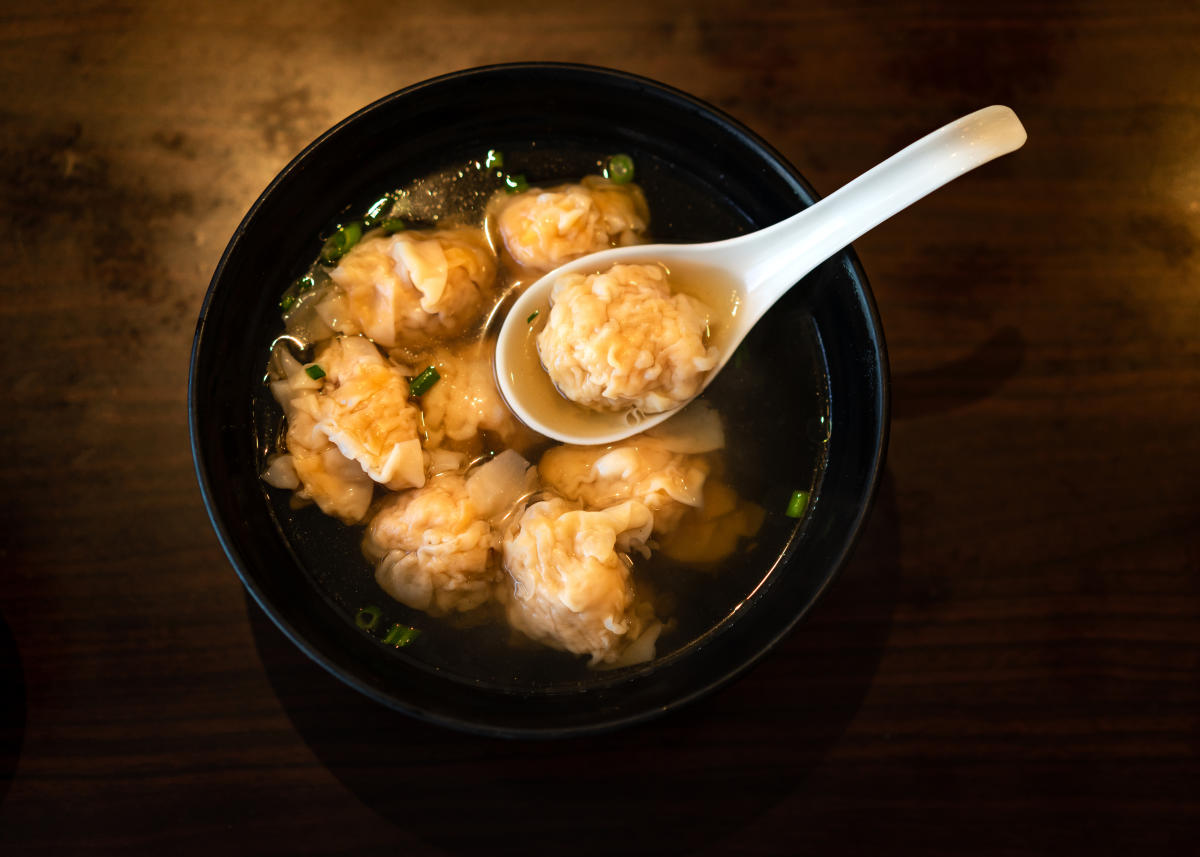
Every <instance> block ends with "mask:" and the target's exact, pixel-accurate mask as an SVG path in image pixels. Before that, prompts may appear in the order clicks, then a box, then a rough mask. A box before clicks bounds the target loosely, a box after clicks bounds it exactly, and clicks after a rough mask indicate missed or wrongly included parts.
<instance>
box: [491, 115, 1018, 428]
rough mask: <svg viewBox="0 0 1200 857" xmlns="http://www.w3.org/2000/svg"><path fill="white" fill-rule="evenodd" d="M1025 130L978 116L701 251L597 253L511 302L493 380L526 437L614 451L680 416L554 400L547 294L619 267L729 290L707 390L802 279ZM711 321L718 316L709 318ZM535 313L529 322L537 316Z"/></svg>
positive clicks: (1013, 144)
mask: <svg viewBox="0 0 1200 857" xmlns="http://www.w3.org/2000/svg"><path fill="white" fill-rule="evenodd" d="M1025 139H1026V135H1025V128H1024V127H1023V126H1022V125H1021V122H1020V120H1019V119H1017V116H1016V114H1015V113H1013V111H1012V110H1010V109H1009V108H1007V107H1002V106H999V105H994V106H992V107H985V108H984V109H982V110H978V111H976V112H974V113H971V114H969V115H967V116H964V117H963V118H961V119H959V120H957V121H955V122H951V123H950V124H949V125H946V126H945V127H943V128H940V129H938V130H937V131H934V132H933V133H932V134H929V135H928V136H926V137H923V138H921V139H920V140H918V141H917V142H915V143H913V144H912V145H911V146H909V147H907V148H906V149H903V150H901V151H900V152H898V153H896V154H895V155H893V156H892V157H890V158H888V159H887V160H886V161H884V162H883V163H882V164H880V165H879V166H877V167H875V168H874V169H872V170H870V171H868V172H866V173H864V174H863V175H861V176H859V177H858V178H856V179H855V180H854V181H852V182H850V183H849V184H848V185H846V186H845V187H843V188H841V189H840V190H837V191H835V192H834V193H832V194H830V195H829V196H827V197H825V199H823V200H821V201H819V202H817V203H816V204H815V205H812V206H809V207H808V208H806V209H804V210H803V211H801V212H800V213H799V214H795V215H793V216H791V217H789V218H788V219H787V220H784V221H781V222H780V223H776V224H775V225H774V226H769V227H767V228H766V229H762V230H759V231H758V232H753V233H750V234H749V235H742V236H739V237H737V238H731V239H728V240H726V241H715V242H712V243H709V244H649V245H642V246H634V247H619V248H616V249H613V250H604V251H602V252H599V253H593V254H591V255H590V256H584V257H582V258H580V259H576V260H574V261H572V262H568V263H567V264H565V265H562V266H561V267H559V268H556V269H555V270H553V271H551V272H550V273H549V274H547V275H546V276H544V277H542V278H541V279H540V280H538V281H536V282H535V283H533V284H532V285H531V286H530V287H529V288H528V289H526V290H525V292H523V293H522V294H521V296H520V297H519V298H517V300H516V302H515V303H514V304H513V306H512V309H510V310H509V312H508V315H507V317H506V318H505V321H504V324H503V326H502V327H501V328H500V335H499V339H498V341H497V343H496V380H497V382H498V384H499V386H500V391H501V393H503V395H504V398H505V400H506V401H507V402H508V405H509V407H511V408H512V410H513V412H514V413H515V414H516V415H517V416H518V417H519V418H520V419H521V420H522V421H523V422H524V423H526V424H527V425H528V426H529V427H530V428H532V429H534V430H536V431H538V432H541V433H542V434H544V435H546V436H547V437H550V438H553V439H555V440H559V441H563V442H564V443H576V444H602V443H612V442H614V441H617V440H621V439H623V438H626V437H629V436H630V435H633V434H636V433H637V432H640V431H644V430H645V429H647V428H650V427H651V426H654V425H657V424H658V423H660V422H662V421H663V420H665V419H667V418H668V417H670V416H671V415H672V414H675V413H677V412H678V409H675V410H672V411H666V412H663V413H660V414H651V415H647V416H645V417H644V418H642V419H640V420H632V419H631V417H630V415H629V414H628V413H625V412H614V413H607V412H599V411H592V410H589V409H586V408H583V407H581V406H579V405H576V404H574V403H571V402H568V401H567V400H566V399H564V398H563V397H562V396H561V395H559V394H558V392H557V391H556V390H555V388H554V386H553V384H552V383H551V381H550V378H549V376H548V375H547V374H546V372H545V370H544V369H543V368H542V366H541V364H540V362H539V361H538V358H537V352H536V349H535V348H534V345H533V336H534V330H535V325H534V324H533V323H532V321H531V319H538V318H539V317H540V318H541V319H544V318H545V317H546V315H547V314H548V313H549V307H550V290H551V288H552V287H553V285H554V283H555V281H556V280H557V279H558V278H559V277H560V276H562V275H563V274H567V273H574V272H584V273H596V272H598V271H602V270H606V269H607V268H609V267H611V266H612V265H614V264H617V263H653V262H658V263H661V264H663V265H665V266H666V267H667V268H668V270H671V271H672V272H674V271H676V270H683V271H688V272H692V273H693V274H695V273H696V272H700V273H701V274H702V275H703V276H705V277H706V278H710V279H714V280H717V281H722V280H723V281H725V282H728V283H730V284H731V285H732V286H733V287H734V288H735V290H736V293H737V294H738V299H737V300H733V301H730V302H729V303H730V307H729V309H728V310H725V311H726V312H728V313H729V315H730V316H731V317H730V318H729V320H728V322H726V321H725V319H723V318H722V319H714V320H713V323H712V327H713V329H714V330H716V329H718V328H720V329H722V335H721V336H720V337H719V338H715V340H714V341H716V342H717V344H718V345H719V346H720V347H721V348H722V353H721V357H720V360H719V362H718V363H717V365H716V366H715V367H714V368H713V369H712V370H711V371H710V372H709V373H708V376H707V378H706V379H705V381H704V386H708V384H709V383H711V382H712V380H713V378H715V377H716V375H717V373H718V372H719V371H720V370H721V368H722V367H723V366H724V365H725V363H726V362H727V361H728V360H729V358H730V357H731V356H732V355H733V352H734V351H735V350H736V349H737V347H738V345H739V344H740V343H741V341H742V339H743V338H744V337H745V336H746V334H747V333H749V332H750V329H751V328H752V327H754V324H755V323H756V322H757V321H758V320H759V319H760V318H762V316H763V314H764V313H765V312H766V311H767V310H768V309H770V308H771V306H772V305H773V304H774V303H775V302H776V301H777V300H779V298H780V297H782V296H783V294H784V293H785V292H787V291H788V290H789V289H790V288H791V287H792V286H794V285H796V284H797V283H798V282H799V281H800V279H801V278H802V277H804V275H805V274H807V273H808V272H809V271H811V270H812V269H813V268H815V267H816V266H817V265H819V264H820V263H821V262H823V261H825V260H826V259H828V258H829V257H830V256H832V255H833V254H834V253H836V252H837V251H839V250H841V249H842V248H843V247H845V246H846V245H848V244H849V243H850V242H851V241H853V240H854V239H856V238H858V237H859V236H861V235H862V234H863V233H865V232H867V231H868V230H870V229H872V228H873V227H875V226H877V225H878V224H880V223H882V222H883V221H884V220H886V219H887V218H889V217H891V216H892V215H893V214H895V213H897V212H898V211H901V210H902V209H904V208H907V207H908V206H910V205H912V204H913V203H914V202H916V201H917V200H918V199H920V198H921V197H923V196H925V195H927V194H929V193H932V192H933V191H935V190H937V189H938V188H939V187H941V186H942V185H944V184H946V183H947V182H949V181H951V180H952V179H955V178H958V177H959V176H961V175H962V174H963V173H965V172H968V171H969V170H973V169H975V168H976V167H978V166H980V165H982V164H985V163H987V162H988V161H990V160H992V159H993V158H997V157H999V156H1000V155H1005V154H1008V153H1009V152H1012V151H1015V150H1017V149H1019V148H1020V147H1021V146H1022V145H1023V144H1024V143H1025ZM714 311H715V312H720V311H721V310H720V309H718V308H714ZM535 313H537V315H535Z"/></svg>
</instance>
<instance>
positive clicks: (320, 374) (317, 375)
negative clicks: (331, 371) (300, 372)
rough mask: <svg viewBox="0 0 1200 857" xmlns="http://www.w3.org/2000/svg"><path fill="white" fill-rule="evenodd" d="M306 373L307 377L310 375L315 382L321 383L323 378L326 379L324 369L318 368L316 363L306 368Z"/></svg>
mask: <svg viewBox="0 0 1200 857" xmlns="http://www.w3.org/2000/svg"><path fill="white" fill-rule="evenodd" d="M304 373H305V374H306V375H308V377H310V378H312V379H313V380H314V381H320V380H321V379H322V378H324V377H325V370H324V369H322V368H321V367H320V366H318V365H317V364H316V363H314V364H313V365H311V366H305V367H304Z"/></svg>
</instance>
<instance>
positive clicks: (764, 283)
mask: <svg viewBox="0 0 1200 857" xmlns="http://www.w3.org/2000/svg"><path fill="white" fill-rule="evenodd" d="M1025 139H1026V134H1025V128H1024V127H1023V126H1022V125H1021V121H1020V120H1019V119H1018V118H1017V115H1016V114H1015V113H1013V111H1012V110H1010V109H1009V108H1007V107H1003V106H1000V105H993V106H991V107H985V108H983V109H982V110H977V111H975V112H974V113H971V114H968V115H967V116H964V117H962V118H961V119H958V120H956V121H954V122H951V123H950V124H949V125H946V126H944V127H942V128H939V129H938V130H937V131H934V132H933V133H932V134H929V135H927V136H925V137H922V138H921V139H920V140H918V141H917V142H915V143H913V144H912V145H911V146H908V147H907V148H905V149H902V150H901V151H899V152H897V153H896V154H895V155H892V157H890V158H888V159H887V160H886V161H884V162H883V163H881V164H879V165H878V166H877V167H874V168H873V169H870V170H868V171H867V172H865V173H863V174H862V175H861V176H859V177H858V178H856V179H854V181H852V182H850V183H849V184H847V185H845V186H844V187H842V188H840V189H839V190H837V191H835V192H834V193H832V194H830V195H829V196H827V197H825V199H823V200H821V201H819V202H817V203H816V204H815V205H812V206H809V207H808V208H806V209H805V210H804V211H801V212H800V213H799V214H795V215H793V216H791V217H789V218H788V219H787V220H784V221H781V222H779V223H777V224H775V225H774V226H770V227H767V228H766V229H763V230H761V231H759V232H756V233H753V234H751V235H747V236H745V237H744V238H735V239H733V240H731V241H727V242H723V243H725V245H726V247H727V250H728V251H729V252H730V253H731V255H735V256H737V257H739V259H740V260H744V261H745V264H746V267H745V268H744V269H743V270H745V271H746V275H745V284H746V303H747V306H746V310H747V312H746V313H745V314H744V316H745V317H744V318H743V320H742V324H743V325H745V326H746V328H747V329H749V327H750V326H751V325H753V324H754V322H756V321H757V320H758V319H759V317H761V316H762V314H763V313H764V312H766V310H767V309H768V308H769V307H770V306H771V305H772V304H774V303H775V301H776V300H777V299H778V298H779V297H780V296H781V295H782V294H783V293H784V292H786V291H787V290H788V289H790V288H791V287H792V286H793V285H795V283H796V282H797V281H798V280H799V279H800V278H801V277H803V276H804V275H805V274H807V273H808V272H809V271H811V270H812V269H813V268H815V267H816V266H817V265H819V264H820V263H821V262H823V261H825V260H826V259H828V258H829V257H830V256H832V255H833V254H834V253H836V252H837V251H839V250H841V249H842V248H843V247H845V246H846V245H847V244H849V243H850V242H852V241H853V240H854V239H856V238H858V237H859V236H861V235H862V234H863V233H865V232H867V231H868V230H870V229H872V228H874V227H875V226H877V225H878V224H880V223H882V222H883V221H884V220H887V219H888V218H889V217H891V216H892V215H893V214H896V213H897V212H898V211H900V210H901V209H904V208H907V207H908V206H910V205H912V204H913V203H914V202H916V201H917V200H919V199H920V198H921V197H923V196H926V195H927V194H929V193H932V192H933V191H935V190H937V189H938V188H939V187H941V186H942V185H944V184H946V183H948V182H950V181H951V180H953V179H956V178H958V177H959V176H961V175H962V174H963V173H966V172H968V171H970V170H973V169H975V168H976V167H978V166H981V165H983V164H986V163H987V162H988V161H990V160H992V159H993V158H998V157H999V156H1001V155H1006V154H1008V153H1009V152H1012V151H1015V150H1017V149H1019V148H1020V147H1021V146H1022V145H1023V144H1024V143H1025ZM735 245H736V246H735Z"/></svg>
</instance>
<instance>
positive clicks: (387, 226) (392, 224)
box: [379, 217, 408, 235]
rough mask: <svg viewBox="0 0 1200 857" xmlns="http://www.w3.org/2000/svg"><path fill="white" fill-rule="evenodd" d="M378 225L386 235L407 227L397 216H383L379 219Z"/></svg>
mask: <svg viewBox="0 0 1200 857" xmlns="http://www.w3.org/2000/svg"><path fill="white" fill-rule="evenodd" d="M379 225H380V227H382V228H383V231H384V232H385V233H387V234H388V235H391V234H392V233H393V232H399V231H400V230H402V229H407V228H408V225H407V224H406V223H405V222H404V221H403V220H401V219H400V218H399V217H388V218H385V219H384V220H382V221H380V223H379Z"/></svg>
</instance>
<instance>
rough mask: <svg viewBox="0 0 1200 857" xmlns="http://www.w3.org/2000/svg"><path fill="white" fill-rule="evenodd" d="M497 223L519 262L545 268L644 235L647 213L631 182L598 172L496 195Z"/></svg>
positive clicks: (536, 267)
mask: <svg viewBox="0 0 1200 857" xmlns="http://www.w3.org/2000/svg"><path fill="white" fill-rule="evenodd" d="M497 201H498V202H497V207H498V209H499V213H498V215H497V216H496V224H497V228H498V229H499V232H500V238H501V240H502V241H503V242H504V247H505V249H507V250H508V252H509V255H510V256H512V257H513V260H514V261H515V262H516V263H517V264H518V265H523V266H525V267H527V268H533V269H535V270H539V271H549V270H552V269H553V268H557V267H558V266H559V265H561V264H563V263H564V262H569V261H570V260H572V259H577V258H579V257H580V256H585V255H587V254H588V253H595V252H596V251H598V250H605V249H607V248H609V247H620V246H625V245H627V244H638V243H641V241H642V240H643V236H644V233H645V231H646V223H647V220H648V219H649V215H648V212H647V208H646V200H645V198H644V197H643V196H642V192H641V190H640V189H639V188H638V187H637V186H636V185H628V184H626V185H618V184H614V183H613V182H610V181H608V180H607V179H603V178H600V177H598V176H588V177H587V178H585V179H584V180H583V181H582V182H581V183H580V184H566V185H560V186H559V187H554V188H547V189H541V188H531V189H530V190H527V191H523V192H522V193H519V194H516V195H512V196H509V195H501V196H498V197H497Z"/></svg>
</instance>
